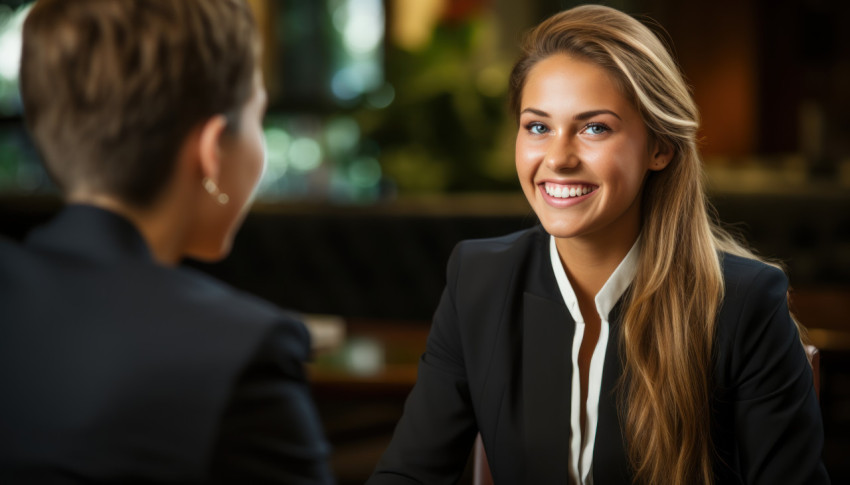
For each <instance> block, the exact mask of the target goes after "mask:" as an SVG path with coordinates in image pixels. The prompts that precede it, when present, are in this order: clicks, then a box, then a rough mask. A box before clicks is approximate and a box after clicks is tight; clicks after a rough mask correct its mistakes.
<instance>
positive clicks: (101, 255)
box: [26, 204, 153, 263]
mask: <svg viewBox="0 0 850 485" xmlns="http://www.w3.org/2000/svg"><path fill="white" fill-rule="evenodd" d="M26 242H27V244H28V245H29V246H31V247H33V248H36V249H39V250H43V251H48V252H51V253H60V254H68V255H72V256H75V257H82V258H85V259H88V260H93V261H97V262H103V263H113V262H117V261H121V260H126V259H139V260H146V261H151V262H152V261H153V258H152V255H151V252H150V250H149V249H148V246H147V244H146V243H145V240H144V238H143V237H142V235H141V233H140V232H139V231H138V229H136V227H135V226H134V225H133V224H132V223H131V222H130V221H129V220H127V219H125V218H124V217H122V216H120V215H118V214H116V213H114V212H110V211H108V210H105V209H101V208H99V207H95V206H91V205H82V204H72V205H68V206H66V207H65V208H64V209H62V210H61V211H60V212H59V214H58V215H57V216H56V217H55V218H54V219H53V220H51V221H50V222H49V223H48V224H46V225H44V226H41V227H39V228H37V229H35V230H33V231H32V232H31V233H30V235H29V236H28V237H27V239H26Z"/></svg>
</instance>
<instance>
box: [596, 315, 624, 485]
mask: <svg viewBox="0 0 850 485" xmlns="http://www.w3.org/2000/svg"><path fill="white" fill-rule="evenodd" d="M622 306H623V298H620V301H618V302H617V304H616V305H615V306H614V308H613V310H611V313H610V315H609V316H608V322H609V324H610V329H609V333H608V346H607V350H606V351H605V362H604V363H603V366H602V384H601V389H600V394H599V411H598V412H599V418H598V421H597V423H596V445H595V446H594V449H593V480H594V482H595V483H631V481H632V477H631V474H630V473H629V465H628V457H627V456H626V445H625V440H624V435H623V433H624V427H623V426H622V425H621V423H620V413H619V411H618V404H617V403H618V397H619V395H618V393H619V391H620V388H619V387H618V386H619V383H620V377H621V376H622V375H623V364H622V358H621V356H620V333H621V330H620V328H621V324H622Z"/></svg>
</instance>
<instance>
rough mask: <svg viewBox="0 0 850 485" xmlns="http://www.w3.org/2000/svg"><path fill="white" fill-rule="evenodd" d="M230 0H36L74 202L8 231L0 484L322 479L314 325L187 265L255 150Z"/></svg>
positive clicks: (237, 189) (241, 181) (41, 87)
mask: <svg viewBox="0 0 850 485" xmlns="http://www.w3.org/2000/svg"><path fill="white" fill-rule="evenodd" d="M259 49H260V47H259V40H258V35H257V33H256V30H255V25H254V21H253V18H252V16H251V13H250V11H249V9H248V7H247V5H246V3H245V2H244V0H204V1H173V0H145V1H138V0H73V1H67V0H41V1H39V2H38V3H37V4H36V5H35V7H34V8H33V10H32V11H31V13H30V14H29V17H28V19H27V21H26V24H25V26H24V39H23V54H22V65H21V78H20V79H21V92H22V97H23V102H24V110H25V116H26V121H27V125H28V128H29V130H30V132H31V133H32V135H33V138H34V139H35V141H36V144H37V146H38V147H39V149H40V151H41V154H42V156H43V158H44V160H45V162H46V165H47V168H48V170H49V171H50V173H51V175H52V176H53V178H54V180H55V181H56V182H57V184H58V185H59V186H60V187H61V188H62V190H63V193H64V195H65V197H66V200H67V202H68V205H67V207H66V208H65V209H64V210H62V212H61V213H60V214H59V215H58V216H57V217H56V218H55V219H54V220H53V221H51V222H50V223H49V224H47V225H46V226H44V227H41V228H38V229H36V230H35V231H34V232H33V233H32V234H31V235H30V236H29V237H28V238H27V240H26V242H25V243H24V245H22V246H18V245H15V244H12V243H10V242H8V241H0V483H4V484H9V483H37V484H44V483H48V484H49V483H89V482H97V483H122V484H123V483H160V482H162V483H165V482H169V483H171V482H191V483H207V482H228V483H270V482H271V483H330V482H332V478H331V475H330V471H329V467H328V466H327V463H326V458H327V456H328V453H329V449H328V445H327V443H326V442H325V440H324V437H323V435H322V430H321V426H320V422H319V419H318V416H317V414H316V411H315V409H314V406H313V404H312V402H311V399H310V396H309V389H308V387H307V385H306V383H305V377H304V370H303V361H304V360H305V359H306V358H307V357H308V352H309V336H308V334H307V331H306V329H305V327H304V326H303V324H302V323H301V322H299V321H298V320H297V319H295V318H293V317H292V316H291V315H287V314H285V313H283V312H282V311H280V310H279V309H277V308H275V307H274V306H272V305H271V304H268V303H266V302H264V301H261V300H259V299H257V298H254V297H251V296H249V295H246V294H243V293H240V292H238V291H235V290H234V289H232V288H229V287H227V286H226V285H224V284H222V283H220V282H217V281H215V280H213V279H211V278H209V277H207V276H204V275H202V274H199V273H196V272H194V271H191V270H188V269H184V268H179V267H178V266H177V265H178V264H179V262H180V261H181V260H182V259H183V258H184V257H194V258H197V259H201V260H207V261H214V260H217V259H220V258H222V257H224V256H225V255H226V254H227V253H228V251H229V249H230V245H231V241H232V239H233V235H234V233H235V232H236V230H237V228H238V227H239V225H240V223H241V221H242V220H243V218H244V215H245V212H246V208H247V206H248V203H249V201H250V199H251V195H252V194H253V191H254V189H255V186H256V184H257V181H258V179H259V176H260V173H261V172H262V167H263V163H264V155H263V139H262V126H261V122H262V118H263V114H264V110H265V103H266V93H265V88H264V86H263V82H262V76H261V73H260V68H259V65H258V62H259Z"/></svg>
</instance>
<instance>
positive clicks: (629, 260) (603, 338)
mask: <svg viewBox="0 0 850 485" xmlns="http://www.w3.org/2000/svg"><path fill="white" fill-rule="evenodd" d="M639 251H640V239H638V240H637V241H635V243H634V244H633V245H632V248H631V249H630V250H629V252H628V254H626V257H625V258H623V261H621V262H620V264H619V265H618V266H617V269H615V270H614V272H613V273H612V274H611V277H610V278H608V281H606V282H605V285H603V286H602V289H601V290H599V293H598V294H597V295H596V298H595V299H594V301H595V302H596V311H597V313H599V319H600V320H601V322H602V328H601V329H600V332H599V341H598V342H597V343H596V348H594V350H593V356H592V357H591V359H590V372H589V373H588V383H587V403H586V404H585V416H586V419H587V422H586V423H585V435H584V436H582V434H581V412H580V406H581V402H580V401H581V387H580V386H581V383H580V381H579V369H578V352H579V348H580V347H581V341H582V338H583V336H584V318H583V317H582V315H581V311H580V310H579V306H578V300H577V299H576V295H575V292H574V291H573V287H572V285H571V284H570V280H569V278H567V273H566V272H565V271H564V267H563V265H562V264H561V258H560V257H559V256H558V249H557V247H556V246H555V237H554V236H553V237H551V239H550V244H549V253H550V256H551V260H552V269H553V270H554V271H555V279H556V280H557V281H558V288H559V289H560V290H561V295H562V296H563V298H564V303H566V305H567V309H569V311H570V314H571V315H572V317H573V320H575V322H576V333H575V336H574V337H573V347H572V364H573V372H572V403H571V404H570V423H571V425H570V427H571V430H570V431H571V433H570V456H569V466H570V481H571V482H572V483H577V484H580V485H593V475H591V474H590V470H591V466H592V465H593V446H594V444H595V441H596V423H597V420H598V418H599V415H598V411H599V389H600V387H601V386H602V363H603V362H604V361H605V350H606V349H607V347H608V330H609V324H608V316H609V314H610V313H611V310H612V309H613V308H614V305H615V304H616V303H617V300H619V299H620V297H621V296H622V295H623V293H625V291H626V289H627V288H628V287H629V285H630V284H631V283H632V280H634V277H635V273H636V271H637V262H638V252H639Z"/></svg>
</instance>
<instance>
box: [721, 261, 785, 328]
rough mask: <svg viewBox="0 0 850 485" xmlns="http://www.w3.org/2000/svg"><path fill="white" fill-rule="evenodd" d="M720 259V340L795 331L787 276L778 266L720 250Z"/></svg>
mask: <svg viewBox="0 0 850 485" xmlns="http://www.w3.org/2000/svg"><path fill="white" fill-rule="evenodd" d="M721 263H722V268H723V278H724V295H723V304H722V305H721V308H720V314H719V316H718V328H717V331H718V338H719V341H720V342H724V341H727V342H735V341H737V342H739V344H741V343H742V341H749V340H751V339H754V338H755V339H758V338H761V337H764V336H765V335H766V333H765V332H768V333H770V334H777V332H778V334H783V335H784V334H786V333H787V334H789V335H790V334H791V333H794V332H795V331H796V327H795V326H794V324H793V321H792V320H791V315H790V312H789V310H788V278H787V276H786V275H785V273H784V272H783V271H782V270H781V269H780V268H778V267H776V266H772V265H770V264H767V263H765V262H762V261H758V260H755V259H750V258H745V257H741V256H735V255H731V254H722V255H721ZM780 322H781V323H780ZM778 334H777V335H778ZM759 336H761V337H759Z"/></svg>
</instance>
